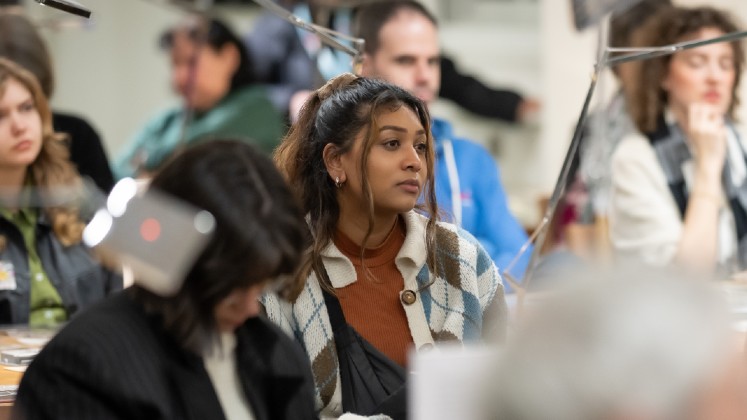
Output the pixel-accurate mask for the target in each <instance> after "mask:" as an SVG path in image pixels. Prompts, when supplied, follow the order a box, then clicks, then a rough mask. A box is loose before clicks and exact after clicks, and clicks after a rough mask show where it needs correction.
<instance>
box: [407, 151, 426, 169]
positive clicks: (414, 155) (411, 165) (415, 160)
mask: <svg viewBox="0 0 747 420" xmlns="http://www.w3.org/2000/svg"><path fill="white" fill-rule="evenodd" d="M404 162H405V168H406V169H409V170H412V171H414V172H420V169H421V168H422V161H421V156H420V154H418V152H417V150H415V149H414V148H410V149H409V152H407V156H406V157H405V161H404Z"/></svg>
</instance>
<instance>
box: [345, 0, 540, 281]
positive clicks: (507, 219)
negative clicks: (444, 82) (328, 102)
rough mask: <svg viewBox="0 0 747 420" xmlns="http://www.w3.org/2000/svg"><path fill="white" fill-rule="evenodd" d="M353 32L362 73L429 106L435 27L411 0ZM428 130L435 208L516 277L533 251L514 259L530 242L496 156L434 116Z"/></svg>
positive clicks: (360, 16)
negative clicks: (361, 45) (359, 43)
mask: <svg viewBox="0 0 747 420" xmlns="http://www.w3.org/2000/svg"><path fill="white" fill-rule="evenodd" d="M354 28H355V29H354V35H355V36H357V37H359V38H363V39H364V40H365V41H366V43H365V51H364V53H363V55H362V58H361V74H362V75H363V76H367V77H377V78H381V79H383V80H386V81H388V82H390V83H393V84H395V85H397V86H400V87H402V88H404V89H406V90H407V91H409V92H411V93H412V94H414V95H415V96H417V97H418V98H419V99H420V100H422V101H423V102H425V103H426V104H430V103H432V102H433V101H434V100H435V99H436V96H437V93H438V90H439V83H440V74H441V65H440V59H441V54H440V47H439V42H438V27H437V24H436V20H435V18H434V17H433V15H431V14H430V12H428V10H426V9H425V7H423V6H422V5H421V4H420V3H417V2H415V1H410V0H402V1H396V0H395V1H391V0H390V1H382V2H376V3H371V4H369V5H365V6H361V7H360V8H359V9H358V12H357V14H356V20H355V23H354ZM431 130H432V132H433V137H434V139H435V141H436V144H435V147H436V149H435V153H436V161H435V168H434V170H435V184H434V188H435V192H436V197H437V199H438V203H439V207H441V208H442V209H444V210H445V212H446V213H447V215H448V218H449V219H448V220H450V221H452V222H454V223H455V224H457V225H459V226H461V227H463V228H464V229H466V230H467V231H468V232H470V233H471V234H472V235H474V236H475V237H476V238H477V239H478V240H479V241H480V243H481V244H482V245H483V247H485V249H486V250H487V251H488V253H489V254H490V256H491V257H492V258H493V261H494V262H495V264H496V265H497V266H498V268H499V269H500V270H507V269H510V274H511V276H513V277H514V278H516V279H520V278H521V277H522V276H523V274H524V271H525V270H526V266H527V264H528V263H529V257H530V255H531V247H530V248H529V249H528V250H527V252H524V253H523V255H522V256H521V258H519V259H518V260H516V261H514V258H515V257H516V256H517V254H518V253H519V250H520V249H521V247H522V246H523V245H524V244H525V243H526V241H527V239H528V238H527V234H526V232H525V231H524V229H523V228H522V227H521V225H520V224H519V222H518V221H517V220H516V218H515V217H514V216H513V215H512V214H511V212H510V211H509V209H508V203H507V200H506V193H505V191H504V190H503V186H502V185H501V179H500V174H499V169H498V165H497V164H496V162H495V159H493V157H492V156H491V155H490V153H489V152H488V151H487V150H486V149H485V148H484V147H482V146H481V145H479V144H477V143H474V142H472V141H469V140H466V139H462V138H459V137H457V136H455V135H454V133H453V132H452V127H451V124H450V123H449V122H448V121H446V120H443V119H440V118H433V120H432V123H431ZM512 262H513V264H514V265H513V266H512V267H510V264H512ZM502 273H504V271H502ZM509 290H510V289H509Z"/></svg>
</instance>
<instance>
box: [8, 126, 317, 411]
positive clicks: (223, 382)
mask: <svg viewBox="0 0 747 420" xmlns="http://www.w3.org/2000/svg"><path fill="white" fill-rule="evenodd" d="M150 185H151V186H150V188H152V189H154V190H156V191H158V192H161V193H164V194H168V195H169V196H171V197H173V198H175V199H177V200H180V201H182V202H185V203H187V204H190V205H192V206H194V207H196V208H199V209H201V210H205V211H208V212H209V213H211V214H212V216H213V218H214V219H215V230H214V233H213V236H212V237H211V239H210V240H209V241H208V243H207V245H206V247H205V248H204V250H203V251H202V253H201V254H200V255H199V256H198V257H197V258H196V260H195V262H194V266H192V267H191V269H190V270H189V271H188V272H187V274H186V276H185V278H184V281H183V284H182V285H181V287H180V288H179V289H178V291H177V292H176V293H175V294H174V295H173V296H161V295H158V294H156V293H153V292H152V291H150V290H149V289H148V288H147V287H146V286H144V285H145V284H147V282H140V281H138V280H136V284H135V285H134V286H132V287H130V288H128V289H126V290H124V291H123V292H122V293H119V294H117V295H115V296H112V297H111V298H109V299H106V300H104V301H102V302H100V304H98V305H96V306H94V307H92V308H90V310H88V311H86V312H84V313H82V314H80V316H78V317H76V318H75V319H74V320H73V321H71V322H70V323H69V324H68V325H67V326H65V328H63V329H62V330H61V331H60V332H59V333H58V334H57V335H56V336H55V337H54V338H53V339H52V340H51V341H50V342H49V343H48V344H47V345H46V346H45V347H44V348H43V349H42V351H41V352H40V353H39V354H38V355H37V356H36V357H35V359H34V360H33V362H32V363H31V365H30V366H29V367H28V369H27V370H26V373H25V374H24V376H23V379H22V381H21V384H20V387H19V389H18V397H17V399H16V401H15V406H14V413H13V414H14V417H15V418H19V419H28V420H35V419H50V420H51V419H76V420H85V419H91V420H93V419H96V420H105V419H121V420H125V419H127V420H130V419H152V420H166V419H170V420H177V419H180V420H181V419H194V420H197V419H226V420H239V419H242V420H244V419H256V420H306V419H316V416H315V414H314V397H313V382H312V379H311V377H310V376H311V368H310V367H309V363H308V361H307V360H306V357H305V355H304V354H303V351H302V350H301V348H300V347H298V345H297V344H296V343H294V342H293V341H292V340H291V339H290V338H289V337H287V336H286V335H285V334H284V333H283V332H282V331H280V330H279V329H278V328H277V327H275V326H274V325H272V323H270V322H268V321H266V320H265V319H263V318H262V317H260V316H258V315H259V313H260V304H259V300H258V298H259V295H260V293H261V292H262V291H263V290H265V289H266V288H268V287H273V288H277V289H278V290H280V291H284V290H292V289H297V288H299V287H301V286H302V285H298V284H293V283H287V282H283V281H282V280H280V279H283V278H287V276H285V275H288V274H291V273H293V272H294V270H295V269H296V266H297V264H298V262H299V261H300V260H301V253H302V250H303V244H304V242H305V235H306V226H305V224H304V221H303V216H302V214H301V212H300V210H299V208H298V206H297V205H296V201H295V200H294V198H293V196H292V195H291V192H290V191H289V190H288V187H287V186H286V185H285V183H284V182H283V178H282V176H281V175H280V174H279V173H278V171H277V169H276V168H275V167H274V166H273V163H272V161H271V160H270V159H269V158H268V157H266V156H264V154H263V153H262V152H260V151H258V150H257V148H255V147H254V146H252V145H248V144H246V143H243V142H240V141H231V140H224V139H216V140H215V141H213V142H211V143H209V144H200V145H196V146H194V147H193V148H190V149H187V150H186V151H184V152H183V153H181V154H179V155H178V156H176V157H175V158H174V159H173V160H172V161H170V162H169V163H168V164H166V165H165V166H164V167H163V168H162V169H161V170H160V171H159V172H158V173H157V174H156V176H155V177H154V178H153V180H152V182H151V184H150Z"/></svg>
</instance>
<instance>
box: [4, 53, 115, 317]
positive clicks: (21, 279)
mask: <svg viewBox="0 0 747 420" xmlns="http://www.w3.org/2000/svg"><path fill="white" fill-rule="evenodd" d="M63 139H64V136H61V135H59V134H55V133H54V132H53V130H52V120H51V114H50V111H49V105H48V103H47V100H46V97H45V96H44V93H43V92H42V90H41V87H40V86H39V83H38V82H37V81H36V79H35V78H34V76H33V75H32V74H31V73H29V72H28V71H26V70H24V69H22V68H21V67H20V66H18V65H16V64H15V63H13V62H11V61H8V60H6V59H2V58H0V323H3V324H9V323H13V324H25V323H29V324H31V325H34V326H39V325H57V324H59V323H62V322H64V321H66V320H68V319H69V317H70V316H71V315H73V314H74V313H75V312H76V311H78V310H80V309H81V308H83V307H85V306H88V305H89V304H91V303H93V302H94V301H96V300H98V299H100V298H102V297H104V296H105V295H107V294H108V293H110V292H111V291H113V290H117V289H120V288H121V287H122V282H121V278H120V277H119V276H118V275H115V274H113V273H111V272H109V271H108V270H106V269H104V268H102V267H101V266H100V265H99V264H98V262H97V261H96V260H95V259H94V258H92V256H91V255H90V254H89V252H88V250H87V249H86V248H85V247H84V246H83V245H82V244H81V233H82V230H83V226H84V224H83V222H82V221H81V220H80V219H79V218H78V215H77V212H76V211H75V209H72V208H70V207H69V206H67V205H66V204H65V203H59V202H58V201H59V198H60V197H64V196H65V195H66V194H65V193H63V194H55V192H56V191H57V192H59V191H62V190H64V189H69V190H75V189H77V188H80V186H81V180H80V176H79V175H78V173H77V172H76V170H75V168H74V167H73V165H72V164H71V163H70V160H69V159H68V150H67V148H66V147H65V144H64V143H63Z"/></svg>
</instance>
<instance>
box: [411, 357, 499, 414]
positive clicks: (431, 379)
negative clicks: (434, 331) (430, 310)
mask: <svg viewBox="0 0 747 420" xmlns="http://www.w3.org/2000/svg"><path fill="white" fill-rule="evenodd" d="M497 359H498V356H497V350H496V349H493V348H489V347H486V346H475V347H462V346H461V345H446V346H444V345H440V346H439V347H438V348H436V349H433V350H429V351H421V352H419V353H414V352H413V353H411V354H410V367H411V368H412V370H411V371H410V374H409V379H408V380H409V384H410V390H409V392H408V410H409V413H408V418H409V419H411V420H426V419H427V420H440V419H460V420H476V419H482V418H484V414H483V412H482V410H483V407H484V404H483V401H481V399H480V398H481V395H482V394H483V391H484V389H485V383H486V382H487V381H488V380H489V379H490V376H491V373H492V372H493V371H494V369H493V366H494V365H495V363H496V361H497Z"/></svg>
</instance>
